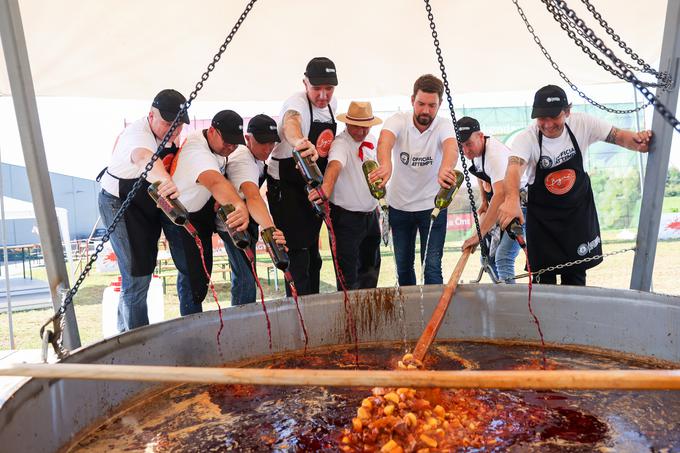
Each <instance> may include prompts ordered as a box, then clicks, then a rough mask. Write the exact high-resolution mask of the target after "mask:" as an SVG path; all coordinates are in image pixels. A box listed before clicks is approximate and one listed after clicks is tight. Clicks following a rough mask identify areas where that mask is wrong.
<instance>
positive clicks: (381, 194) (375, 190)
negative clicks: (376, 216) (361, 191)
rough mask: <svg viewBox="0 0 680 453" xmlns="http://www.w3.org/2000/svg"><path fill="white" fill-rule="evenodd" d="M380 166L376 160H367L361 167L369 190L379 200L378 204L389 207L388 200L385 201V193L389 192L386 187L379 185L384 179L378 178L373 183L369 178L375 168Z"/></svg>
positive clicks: (382, 207) (385, 207)
mask: <svg viewBox="0 0 680 453" xmlns="http://www.w3.org/2000/svg"><path fill="white" fill-rule="evenodd" d="M377 168H378V163H377V162H376V161H374V160H366V161H364V163H363V164H362V165H361V169H362V170H363V172H364V177H365V178H366V184H368V190H369V191H370V192H371V195H373V198H375V199H376V200H378V204H380V208H381V209H383V210H384V209H387V202H386V201H385V195H386V194H387V192H386V191H385V188H384V187H379V186H380V184H381V183H382V179H378V180H376V181H375V182H373V183H371V181H369V179H368V175H369V174H371V172H372V171H373V170H376V169H377Z"/></svg>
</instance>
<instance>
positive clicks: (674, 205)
mask: <svg viewBox="0 0 680 453" xmlns="http://www.w3.org/2000/svg"><path fill="white" fill-rule="evenodd" d="M663 212H664V213H674V212H680V197H666V198H664V199H663Z"/></svg>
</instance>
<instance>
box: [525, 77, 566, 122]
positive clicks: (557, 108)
mask: <svg viewBox="0 0 680 453" xmlns="http://www.w3.org/2000/svg"><path fill="white" fill-rule="evenodd" d="M565 107H569V101H568V100H567V93H565V92H564V90H563V89H562V88H560V87H558V86H557V85H546V86H544V87H543V88H541V89H540V90H538V91H537V92H536V94H535V95H534V107H533V109H532V110H531V118H532V119H533V118H543V117H550V118H553V117H555V116H557V115H559V114H560V112H561V111H562V110H563V109H564V108H565Z"/></svg>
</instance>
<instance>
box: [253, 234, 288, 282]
mask: <svg viewBox="0 0 680 453" xmlns="http://www.w3.org/2000/svg"><path fill="white" fill-rule="evenodd" d="M274 231H276V228H275V227H269V228H265V229H264V230H262V233H260V234H261V236H262V241H263V242H264V246H265V247H266V248H267V253H269V257H270V258H271V259H272V263H274V266H276V268H277V269H280V270H281V271H283V272H285V271H286V269H288V264H289V263H290V260H289V259H288V254H287V253H286V250H285V249H284V248H283V246H282V245H280V244H277V243H276V241H275V240H274Z"/></svg>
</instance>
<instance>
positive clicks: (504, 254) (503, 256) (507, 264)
mask: <svg viewBox="0 0 680 453" xmlns="http://www.w3.org/2000/svg"><path fill="white" fill-rule="evenodd" d="M522 214H523V215H524V218H525V219H526V216H527V208H526V207H524V206H523V207H522ZM526 228H527V227H526V223H525V224H523V225H522V230H523V231H524V238H525V239H526V237H527V229H526ZM520 250H521V247H520V246H519V244H518V243H517V241H513V240H512V239H510V236H508V235H507V234H505V233H503V235H502V236H501V242H500V244H498V248H497V249H496V256H495V257H493V258H491V259H489V264H490V265H491V267H492V269H493V270H494V272H496V277H498V279H499V280H500V281H504V282H505V283H511V284H512V283H515V280H513V279H512V277H514V276H515V260H516V259H517V255H518V254H519V252H520Z"/></svg>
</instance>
